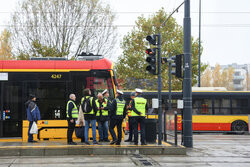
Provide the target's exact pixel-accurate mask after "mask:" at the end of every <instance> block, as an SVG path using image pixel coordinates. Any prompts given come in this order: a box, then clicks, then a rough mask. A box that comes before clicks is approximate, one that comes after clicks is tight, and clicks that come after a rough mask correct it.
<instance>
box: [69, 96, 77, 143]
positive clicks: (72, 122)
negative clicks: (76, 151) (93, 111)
mask: <svg viewBox="0 0 250 167" xmlns="http://www.w3.org/2000/svg"><path fill="white" fill-rule="evenodd" d="M75 100H76V96H75V94H70V95H69V101H68V102H67V106H66V114H67V121H68V131H67V140H68V144H69V145H77V144H76V143H75V142H73V140H72V135H73V132H74V130H75V126H76V119H77V118H78V109H77V106H76V104H75Z"/></svg>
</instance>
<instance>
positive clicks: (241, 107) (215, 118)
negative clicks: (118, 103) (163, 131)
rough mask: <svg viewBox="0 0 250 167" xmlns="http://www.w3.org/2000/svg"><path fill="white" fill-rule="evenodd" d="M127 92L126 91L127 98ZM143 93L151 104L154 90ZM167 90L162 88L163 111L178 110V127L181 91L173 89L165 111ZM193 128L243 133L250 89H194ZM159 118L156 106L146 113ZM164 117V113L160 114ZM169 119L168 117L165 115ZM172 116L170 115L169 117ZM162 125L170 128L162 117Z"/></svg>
mask: <svg viewBox="0 0 250 167" xmlns="http://www.w3.org/2000/svg"><path fill="white" fill-rule="evenodd" d="M129 94H130V92H126V95H125V96H126V98H129ZM143 96H144V97H145V98H146V99H147V100H148V103H149V106H150V105H151V101H152V98H157V97H158V94H157V92H150V91H146V92H144V93H143ZM168 96H169V93H168V92H165V91H163V92H162V107H163V109H162V110H163V113H164V114H166V115H172V116H173V112H174V111H177V113H178V118H177V130H178V131H181V129H182V117H181V115H182V110H181V109H177V100H178V99H182V96H183V95H182V92H172V101H171V102H172V111H168ZM192 105H193V116H192V119H193V131H194V132H236V133H243V132H246V131H248V129H249V126H248V125H249V118H250V117H249V115H250V91H243V92H240V91H193V92H192ZM154 116H155V118H158V115H157V110H155V111H154V110H152V109H151V110H150V113H148V117H151V118H154ZM162 118H164V115H163V117H162ZM165 118H166V119H168V117H165ZM171 120H173V117H172V118H171ZM164 124H167V125H166V126H165V127H167V128H169V127H170V126H172V127H173V125H171V124H170V125H169V124H168V121H167V120H165V121H164Z"/></svg>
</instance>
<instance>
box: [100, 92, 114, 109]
mask: <svg viewBox="0 0 250 167" xmlns="http://www.w3.org/2000/svg"><path fill="white" fill-rule="evenodd" d="M102 95H103V98H104V99H106V100H107V101H108V107H109V109H110V107H111V103H112V101H111V100H110V98H109V92H108V90H107V89H105V90H104V91H103V92H102Z"/></svg>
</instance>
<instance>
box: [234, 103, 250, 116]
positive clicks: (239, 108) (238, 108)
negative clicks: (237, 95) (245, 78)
mask: <svg viewBox="0 0 250 167" xmlns="http://www.w3.org/2000/svg"><path fill="white" fill-rule="evenodd" d="M232 113H233V115H238V114H250V111H249V108H248V99H232Z"/></svg>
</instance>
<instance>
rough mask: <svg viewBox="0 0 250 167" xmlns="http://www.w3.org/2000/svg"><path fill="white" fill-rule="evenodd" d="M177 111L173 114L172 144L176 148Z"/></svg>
mask: <svg viewBox="0 0 250 167" xmlns="http://www.w3.org/2000/svg"><path fill="white" fill-rule="evenodd" d="M177 140H178V138H177V111H175V112H174V144H175V145H176V146H177Z"/></svg>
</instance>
